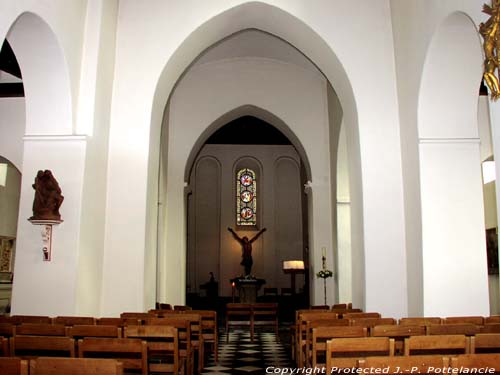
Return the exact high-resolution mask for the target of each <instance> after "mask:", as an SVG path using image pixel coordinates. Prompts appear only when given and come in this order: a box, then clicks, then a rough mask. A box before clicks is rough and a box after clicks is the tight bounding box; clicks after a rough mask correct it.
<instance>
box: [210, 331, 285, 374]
mask: <svg viewBox="0 0 500 375" xmlns="http://www.w3.org/2000/svg"><path fill="white" fill-rule="evenodd" d="M229 338H230V341H229V343H226V334H221V335H220V336H219V360H218V362H215V358H214V356H213V355H212V356H211V357H210V359H209V360H208V362H207V363H206V365H205V368H204V369H203V371H202V373H201V374H202V375H228V374H234V375H260V374H266V369H268V371H274V369H275V368H290V367H291V360H290V355H289V353H288V352H287V351H286V349H285V348H284V347H283V345H282V344H281V343H280V342H279V341H276V336H275V334H274V333H268V332H256V333H255V335H254V341H253V342H252V341H251V340H250V333H249V332H248V331H243V330H235V331H231V334H230V336H229ZM268 373H269V372H268Z"/></svg>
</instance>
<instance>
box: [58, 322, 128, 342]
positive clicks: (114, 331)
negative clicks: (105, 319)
mask: <svg viewBox="0 0 500 375" xmlns="http://www.w3.org/2000/svg"><path fill="white" fill-rule="evenodd" d="M67 336H68V337H71V338H73V339H76V340H78V339H83V338H85V337H109V338H121V337H123V334H122V328H121V327H118V326H114V325H106V326H105V325H74V326H73V327H69V328H68V329H67Z"/></svg>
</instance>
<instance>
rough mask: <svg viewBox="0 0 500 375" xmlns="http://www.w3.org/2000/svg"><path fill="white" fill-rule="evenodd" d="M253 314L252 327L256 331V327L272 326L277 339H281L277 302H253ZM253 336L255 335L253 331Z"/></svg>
mask: <svg viewBox="0 0 500 375" xmlns="http://www.w3.org/2000/svg"><path fill="white" fill-rule="evenodd" d="M252 315H253V319H252V321H253V324H252V328H253V330H254V331H255V327H272V328H273V331H274V334H275V335H276V341H278V340H279V335H278V304H277V303H253V304H252ZM251 336H253V333H252V334H251Z"/></svg>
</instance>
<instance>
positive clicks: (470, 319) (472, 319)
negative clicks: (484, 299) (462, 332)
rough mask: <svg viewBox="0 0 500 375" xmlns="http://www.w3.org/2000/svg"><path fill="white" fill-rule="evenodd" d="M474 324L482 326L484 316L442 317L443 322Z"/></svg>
mask: <svg viewBox="0 0 500 375" xmlns="http://www.w3.org/2000/svg"><path fill="white" fill-rule="evenodd" d="M464 323H466V324H475V325H476V326H482V325H483V324H484V317H482V316H453V317H447V318H444V319H443V324H464Z"/></svg>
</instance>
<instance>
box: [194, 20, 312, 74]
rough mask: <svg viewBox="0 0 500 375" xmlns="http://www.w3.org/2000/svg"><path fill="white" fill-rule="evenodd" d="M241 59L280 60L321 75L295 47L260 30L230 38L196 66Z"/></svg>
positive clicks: (204, 54) (202, 56)
mask: <svg viewBox="0 0 500 375" xmlns="http://www.w3.org/2000/svg"><path fill="white" fill-rule="evenodd" d="M240 57H261V58H268V59H274V60H279V61H283V62H286V63H290V64H294V65H298V66H300V67H302V68H305V69H308V70H311V71H314V72H316V73H319V70H318V69H317V68H316V66H315V65H314V64H312V63H311V62H310V61H309V60H308V59H307V58H306V57H305V56H304V55H303V54H302V53H300V52H299V51H298V50H297V49H295V47H293V46H292V45H290V44H288V43H286V42H284V41H283V40H281V39H279V38H277V37H275V36H273V35H270V34H267V33H264V32H262V31H258V30H245V31H242V32H240V33H237V34H235V35H233V36H230V37H229V38H227V39H225V40H223V41H221V42H220V43H218V44H216V45H214V46H213V47H211V48H209V49H208V50H207V51H205V52H204V53H203V54H202V55H201V56H200V58H199V59H198V60H197V61H196V63H195V65H201V64H205V63H208V62H214V61H217V60H224V59H231V58H240Z"/></svg>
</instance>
